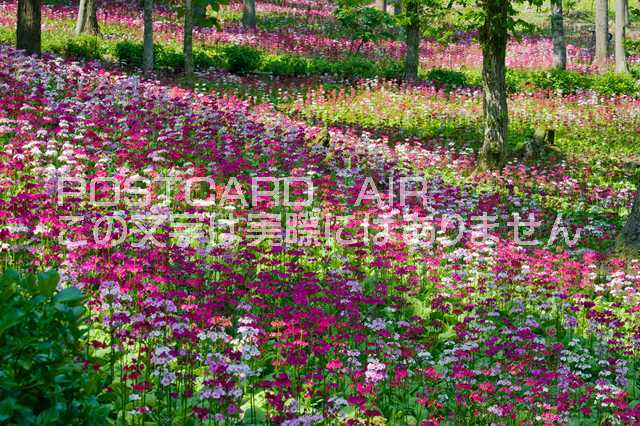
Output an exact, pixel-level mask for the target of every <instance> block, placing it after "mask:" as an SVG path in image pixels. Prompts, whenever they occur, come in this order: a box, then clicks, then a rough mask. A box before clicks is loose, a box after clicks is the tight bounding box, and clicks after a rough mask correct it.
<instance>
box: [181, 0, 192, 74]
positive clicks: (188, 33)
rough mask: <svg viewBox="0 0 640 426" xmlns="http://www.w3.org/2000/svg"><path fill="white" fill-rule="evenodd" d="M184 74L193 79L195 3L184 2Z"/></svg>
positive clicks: (190, 0) (186, 0)
mask: <svg viewBox="0 0 640 426" xmlns="http://www.w3.org/2000/svg"><path fill="white" fill-rule="evenodd" d="M183 52H184V74H185V76H187V77H188V78H191V77H193V3H192V0H184V43H183Z"/></svg>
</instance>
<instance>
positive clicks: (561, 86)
mask: <svg viewBox="0 0 640 426" xmlns="http://www.w3.org/2000/svg"><path fill="white" fill-rule="evenodd" d="M531 82H532V83H533V85H534V86H535V87H537V88H538V89H546V90H553V91H555V92H561V93H563V94H569V93H575V92H576V91H578V90H586V89H588V88H590V87H591V80H590V78H589V76H588V75H585V74H582V73H579V72H577V71H567V70H559V69H553V70H550V71H537V72H534V73H532V76H531Z"/></svg>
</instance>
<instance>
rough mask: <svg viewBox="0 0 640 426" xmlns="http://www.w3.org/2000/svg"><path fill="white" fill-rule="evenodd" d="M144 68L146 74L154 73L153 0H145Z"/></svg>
mask: <svg viewBox="0 0 640 426" xmlns="http://www.w3.org/2000/svg"><path fill="white" fill-rule="evenodd" d="M142 68H143V70H144V73H145V74H147V75H148V74H150V73H151V72H152V71H153V0H144V49H143V52H142Z"/></svg>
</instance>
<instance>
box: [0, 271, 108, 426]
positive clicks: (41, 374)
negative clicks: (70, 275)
mask: <svg viewBox="0 0 640 426" xmlns="http://www.w3.org/2000/svg"><path fill="white" fill-rule="evenodd" d="M57 284H58V274H57V273H56V272H55V271H49V272H46V273H41V274H37V275H34V274H28V275H24V276H21V275H20V274H18V273H17V272H15V271H12V270H9V271H7V272H5V273H4V274H3V275H1V276H0V423H2V424H20V425H32V424H38V425H89V424H91V425H102V424H106V417H107V415H108V413H109V408H110V407H109V406H108V405H101V404H100V402H99V400H98V397H97V395H98V394H99V393H100V392H101V390H102V389H103V384H102V383H101V382H100V379H99V376H98V375H97V374H96V373H94V372H93V369H92V368H91V367H90V366H89V365H88V364H89V360H88V359H87V358H86V356H85V354H84V353H83V349H82V347H81V345H80V341H81V340H82V339H84V338H85V333H86V327H85V325H86V321H87V316H86V310H85V308H84V305H83V304H84V299H83V295H82V293H81V292H80V290H78V289H77V288H73V287H69V288H66V289H64V290H62V291H57V290H56V286H57Z"/></svg>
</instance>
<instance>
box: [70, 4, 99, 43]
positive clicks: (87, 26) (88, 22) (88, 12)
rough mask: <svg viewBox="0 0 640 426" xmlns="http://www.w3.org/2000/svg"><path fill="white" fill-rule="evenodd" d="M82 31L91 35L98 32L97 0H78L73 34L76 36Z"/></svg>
mask: <svg viewBox="0 0 640 426" xmlns="http://www.w3.org/2000/svg"><path fill="white" fill-rule="evenodd" d="M82 33H88V34H91V35H98V34H100V26H99V25H98V0H80V6H79V7H78V18H77V20H76V29H75V34H76V36H78V35H80V34H82Z"/></svg>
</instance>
